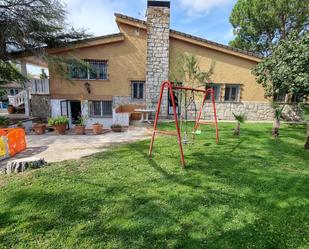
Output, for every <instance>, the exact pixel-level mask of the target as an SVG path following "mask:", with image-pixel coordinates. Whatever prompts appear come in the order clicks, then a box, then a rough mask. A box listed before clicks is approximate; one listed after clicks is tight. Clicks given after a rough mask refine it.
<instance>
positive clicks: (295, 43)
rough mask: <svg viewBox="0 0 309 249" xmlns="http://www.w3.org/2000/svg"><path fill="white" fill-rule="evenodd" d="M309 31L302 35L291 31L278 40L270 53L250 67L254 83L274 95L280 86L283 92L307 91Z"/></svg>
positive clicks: (308, 84) (308, 77)
mask: <svg viewBox="0 0 309 249" xmlns="http://www.w3.org/2000/svg"><path fill="white" fill-rule="evenodd" d="M308 65H309V32H305V33H304V34H303V35H302V36H301V37H299V36H298V35H297V34H295V33H293V34H291V35H289V36H288V39H287V40H284V41H281V42H280V43H279V44H278V45H277V46H275V49H274V50H273V53H272V54H271V55H270V56H269V57H267V58H264V59H263V60H262V61H261V62H260V63H259V64H258V65H257V67H256V68H255V69H254V70H253V74H255V75H256V76H257V83H259V84H261V85H262V86H263V88H264V90H265V95H266V96H267V97H275V96H276V94H278V93H279V91H280V90H283V91H285V92H286V93H290V94H295V93H300V94H304V95H306V94H309V70H308Z"/></svg>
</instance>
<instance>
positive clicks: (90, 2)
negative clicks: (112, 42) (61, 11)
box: [63, 0, 125, 35]
mask: <svg viewBox="0 0 309 249" xmlns="http://www.w3.org/2000/svg"><path fill="white" fill-rule="evenodd" d="M63 2H64V3H65V4H66V5H67V8H66V9H67V12H68V18H67V22H68V23H69V24H71V25H72V26H73V27H74V28H85V29H87V31H88V32H89V33H92V34H93V35H105V34H111V33H116V32H118V28H117V24H116V23H115V18H114V13H115V12H119V9H122V8H123V7H124V6H125V1H115V0H63Z"/></svg>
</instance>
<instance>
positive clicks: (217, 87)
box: [206, 84, 220, 101]
mask: <svg viewBox="0 0 309 249" xmlns="http://www.w3.org/2000/svg"><path fill="white" fill-rule="evenodd" d="M209 88H212V89H213V91H214V95H215V101H219V100H220V85H218V84H209V85H207V86H206V89H209ZM206 100H208V101H210V100H211V95H210V94H207V96H206Z"/></svg>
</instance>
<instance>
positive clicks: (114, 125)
mask: <svg viewBox="0 0 309 249" xmlns="http://www.w3.org/2000/svg"><path fill="white" fill-rule="evenodd" d="M111 128H122V125H120V124H113V125H111Z"/></svg>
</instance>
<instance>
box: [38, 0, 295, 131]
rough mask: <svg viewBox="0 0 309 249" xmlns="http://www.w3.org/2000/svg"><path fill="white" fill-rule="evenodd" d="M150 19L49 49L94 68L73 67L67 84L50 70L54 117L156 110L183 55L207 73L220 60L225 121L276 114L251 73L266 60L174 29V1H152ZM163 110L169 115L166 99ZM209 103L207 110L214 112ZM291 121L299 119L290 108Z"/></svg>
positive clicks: (218, 90)
mask: <svg viewBox="0 0 309 249" xmlns="http://www.w3.org/2000/svg"><path fill="white" fill-rule="evenodd" d="M146 16H147V20H146V21H143V20H139V19H135V18H132V17H129V16H126V15H122V14H115V19H116V23H117V25H118V28H119V33H117V34H111V35H106V36H100V37H95V38H91V39H86V40H83V41H79V42H75V43H74V44H72V45H70V46H67V47H61V48H52V49H47V52H48V53H49V54H51V55H59V56H74V57H77V58H80V59H83V60H85V61H87V62H89V64H90V65H91V66H92V68H93V69H94V70H81V69H79V68H76V67H74V66H72V67H71V69H70V76H71V80H65V79H63V77H61V76H60V75H59V74H58V73H57V72H56V71H55V70H53V68H49V75H50V81H49V82H50V86H49V89H50V95H49V96H48V97H47V96H44V98H45V102H44V103H47V102H48V101H47V99H49V101H50V102H49V103H50V107H46V108H45V107H44V105H43V104H40V105H39V106H40V108H43V109H46V110H49V109H51V116H57V115H66V116H68V117H69V118H70V124H71V125H74V122H75V121H76V119H77V118H78V117H79V116H80V115H83V116H86V117H87V125H91V124H92V123H95V122H101V123H103V124H104V125H105V126H107V127H108V126H110V125H111V124H112V123H113V116H115V110H116V108H117V107H119V106H125V105H139V106H145V107H147V108H153V109H154V108H155V107H156V103H157V99H158V95H159V89H160V86H161V83H162V81H164V80H167V79H168V78H169V73H170V71H171V70H172V69H173V68H174V67H175V63H176V61H177V54H178V53H179V52H181V53H188V54H194V55H196V56H197V58H198V60H199V63H200V67H201V68H202V69H205V70H207V69H208V68H209V67H210V65H211V63H212V62H215V67H214V73H213V75H212V78H213V85H211V87H213V89H214V91H215V95H216V102H217V109H218V110H217V111H218V118H219V119H233V114H232V112H237V113H239V112H245V113H246V114H247V118H248V119H250V120H272V119H273V111H272V109H271V107H270V106H269V103H268V100H267V99H265V98H264V90H263V88H262V87H261V86H260V85H258V84H257V83H256V80H255V77H254V76H253V75H252V73H251V69H252V68H253V67H254V66H255V65H256V64H257V63H258V62H259V61H260V60H261V58H260V57H258V56H257V55H255V54H253V53H249V52H246V51H243V50H240V49H235V48H232V47H229V46H226V45H222V44H218V43H216V42H212V41H209V40H206V39H203V38H200V37H196V36H192V35H189V34H185V33H182V32H179V31H175V30H172V29H170V2H169V1H148V7H147V14H146ZM164 99H165V101H163V107H162V109H163V110H162V112H161V113H163V114H164V116H165V117H168V115H169V114H170V110H169V109H170V108H169V102H168V97H167V95H165V96H164ZM210 107H211V105H210V103H209V104H206V107H205V111H206V113H207V111H208V110H210ZM289 112H290V114H289V115H291V116H292V118H293V117H294V116H296V115H297V114H296V113H295V112H294V110H293V108H291V109H290V110H289Z"/></svg>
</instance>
